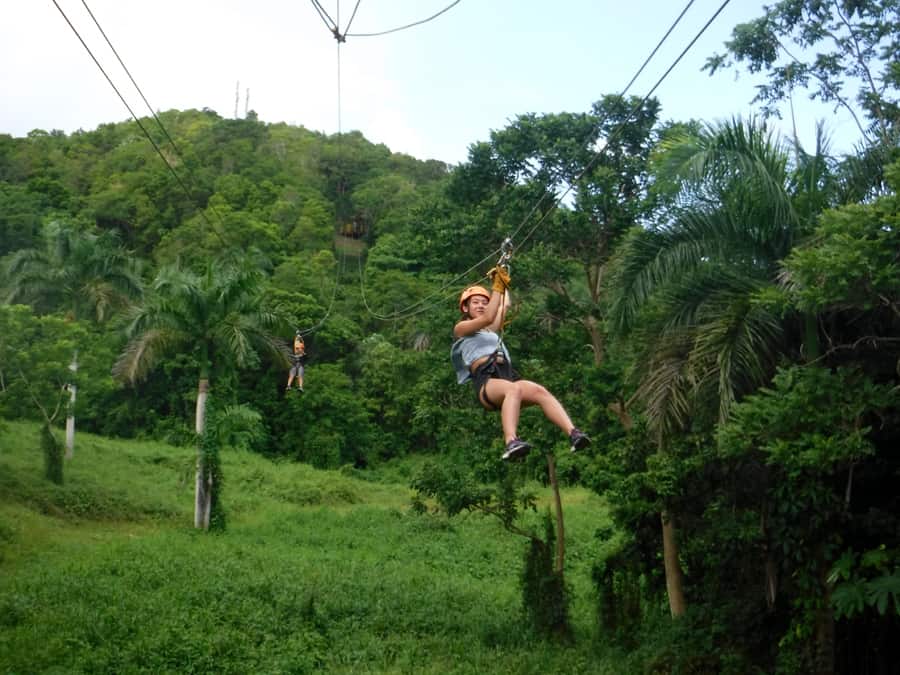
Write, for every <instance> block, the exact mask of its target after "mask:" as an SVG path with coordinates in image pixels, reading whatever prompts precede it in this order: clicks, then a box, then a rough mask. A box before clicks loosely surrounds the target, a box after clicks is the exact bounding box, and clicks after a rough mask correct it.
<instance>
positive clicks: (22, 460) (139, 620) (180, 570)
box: [0, 423, 624, 673]
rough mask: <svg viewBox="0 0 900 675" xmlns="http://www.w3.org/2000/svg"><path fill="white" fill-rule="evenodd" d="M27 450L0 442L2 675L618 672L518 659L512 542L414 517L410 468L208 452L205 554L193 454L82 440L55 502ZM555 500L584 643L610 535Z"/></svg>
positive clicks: (12, 432) (561, 658) (529, 644)
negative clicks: (215, 487) (218, 473)
mask: <svg viewBox="0 0 900 675" xmlns="http://www.w3.org/2000/svg"><path fill="white" fill-rule="evenodd" d="M38 444H39V439H38V428H37V426H35V425H31V424H25V423H11V424H9V425H8V426H7V429H6V430H5V431H4V432H3V433H2V435H0V448H2V451H0V481H2V483H0V495H2V498H0V542H2V548H0V551H2V561H0V570H2V574H0V669H2V672H5V673H40V672H53V673H63V672H65V673H77V672H116V673H125V672H151V671H152V672H209V673H212V672H218V673H225V672H233V673H249V672H265V673H277V672H285V673H287V672H290V673H300V672H309V671H312V670H318V671H324V672H377V673H381V672H416V673H452V672H456V673H488V672H493V673H498V672H534V673H538V672H566V673H576V672H585V673H588V672H590V673H597V672H611V673H612V672H616V673H620V672H623V667H624V666H623V664H622V663H618V664H616V662H615V661H614V660H610V659H611V658H612V657H609V656H606V655H604V654H602V653H597V652H596V646H593V647H591V646H589V645H591V643H592V640H579V641H578V645H576V646H575V647H571V646H564V645H556V644H553V643H550V642H542V641H538V640H536V639H535V638H534V637H533V636H532V634H531V633H530V632H529V631H528V630H527V629H526V628H525V626H524V625H523V622H522V619H521V616H520V615H521V594H520V592H519V587H518V575H519V574H520V570H521V560H522V556H523V551H524V545H525V544H524V542H525V540H524V539H521V538H519V537H514V536H512V535H509V534H507V533H505V532H503V530H502V529H501V528H500V526H499V524H498V523H497V522H496V521H494V520H493V519H486V518H484V517H481V516H477V515H469V516H463V517H459V518H455V519H452V520H450V519H447V518H446V517H444V516H435V515H433V514H417V513H415V512H414V511H413V510H411V509H410V491H409V488H408V487H407V485H406V481H405V479H406V478H407V477H408V476H409V474H410V472H411V471H412V470H413V469H414V467H412V466H411V465H410V464H409V463H406V464H388V465H385V466H384V467H382V468H381V469H380V470H379V471H378V472H375V473H374V474H373V473H371V472H370V473H369V474H367V475H366V479H365V480H363V479H361V478H359V477H357V476H355V475H354V473H355V472H354V471H353V470H348V471H321V470H316V469H313V468H311V467H309V466H307V465H304V464H297V463H289V462H271V461H269V460H266V459H264V458H261V457H260V456H259V455H257V454H253V453H250V452H241V451H228V452H225V453H224V455H223V468H224V472H225V481H226V482H225V485H226V488H225V490H226V492H225V494H227V499H228V504H229V518H230V520H229V527H228V530H227V532H226V533H224V534H220V535H214V536H209V535H205V534H203V533H200V532H198V531H196V530H194V529H193V527H192V513H191V503H192V502H191V494H192V490H193V481H192V477H193V471H192V467H193V453H192V450H190V449H187V448H177V447H173V446H168V445H164V444H161V443H142V442H134V441H128V442H126V441H118V440H115V441H113V440H107V439H104V438H100V437H96V436H91V435H87V434H85V435H82V436H80V437H79V443H78V448H77V453H76V457H75V458H74V460H72V461H70V462H69V463H67V466H66V482H65V484H64V485H61V486H57V485H54V484H52V483H50V482H48V481H46V480H44V479H43V477H42V465H41V461H42V460H41V456H40V452H39V451H38ZM534 487H535V489H536V490H537V491H538V494H539V495H541V496H543V497H546V496H547V494H548V493H547V492H546V491H545V490H543V489H542V488H541V487H540V486H534ZM565 499H566V514H567V516H568V520H567V526H568V527H567V535H568V547H569V548H568V550H569V557H568V559H569V572H568V580H569V583H570V584H571V585H572V587H573V592H574V600H573V605H572V618H573V624H574V626H575V630H576V632H577V633H579V634H581V636H582V637H588V636H589V635H592V634H593V633H594V631H595V628H594V618H593V614H594V610H593V608H592V601H591V593H590V581H589V575H590V567H591V565H592V562H593V561H594V560H596V559H597V558H598V557H602V554H603V546H604V542H603V541H602V540H600V539H598V538H597V537H596V536H595V532H596V531H597V530H598V528H602V526H604V525H606V524H608V523H606V522H605V520H604V518H605V516H603V514H604V505H603V502H602V500H601V498H599V497H597V496H596V495H594V494H592V493H590V492H588V491H586V490H583V489H571V490H568V491H567V492H566V494H565ZM541 509H542V507H540V508H539V512H540V511H541ZM538 517H539V514H536V515H535V516H534V519H535V520H537V519H538ZM579 645H580V646H579Z"/></svg>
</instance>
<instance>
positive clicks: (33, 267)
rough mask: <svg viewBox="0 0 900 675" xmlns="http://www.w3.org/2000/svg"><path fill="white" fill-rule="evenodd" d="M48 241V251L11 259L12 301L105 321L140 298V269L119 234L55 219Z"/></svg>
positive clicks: (25, 252) (29, 252)
mask: <svg viewBox="0 0 900 675" xmlns="http://www.w3.org/2000/svg"><path fill="white" fill-rule="evenodd" d="M43 239H44V242H43V243H44V246H43V248H42V249H22V250H20V251H17V252H16V253H15V254H14V255H13V256H12V257H11V259H10V261H9V266H8V271H7V274H8V276H9V279H10V284H9V295H8V298H7V300H8V301H9V302H22V301H24V302H30V303H32V304H33V305H34V306H35V307H36V308H37V309H38V310H39V311H43V312H50V311H60V312H63V313H65V314H66V315H67V316H69V317H70V318H72V319H79V318H92V319H94V320H96V321H99V322H102V321H104V320H106V319H108V318H109V317H110V315H111V314H112V313H114V312H115V311H117V310H121V309H123V308H124V307H126V306H127V305H128V303H129V302H130V301H131V300H133V299H135V298H137V297H138V296H139V295H140V293H141V287H142V286H141V278H140V266H139V264H137V263H136V262H135V260H134V259H133V258H132V257H131V256H130V255H129V253H128V252H127V251H126V250H125V249H124V248H122V247H121V246H119V244H118V239H117V237H116V235H114V234H112V233H108V232H107V233H100V234H95V233H92V232H84V231H81V230H79V229H77V228H76V227H75V226H73V225H68V224H64V223H61V222H58V221H54V222H51V223H49V224H48V225H47V226H46V227H45V228H44V232H43Z"/></svg>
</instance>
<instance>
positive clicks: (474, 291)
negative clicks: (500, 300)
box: [459, 286, 491, 313]
mask: <svg viewBox="0 0 900 675" xmlns="http://www.w3.org/2000/svg"><path fill="white" fill-rule="evenodd" d="M473 295H483V296H484V297H486V298H487V299H488V300H490V298H491V294H490V293H489V292H488V290H487V289H486V288H485V287H484V286H469V287H468V288H467V289H466V290H464V291H463V292H462V294H461V295H460V296H459V311H460V312H463V313H465V311H466V310H464V309H463V304H465V302H466V300H468V299H469V298H471V297H472V296H473Z"/></svg>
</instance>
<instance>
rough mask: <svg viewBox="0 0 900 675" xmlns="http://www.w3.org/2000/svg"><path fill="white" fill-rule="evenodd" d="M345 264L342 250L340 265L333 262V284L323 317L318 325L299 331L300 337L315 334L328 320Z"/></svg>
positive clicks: (344, 254) (344, 255)
mask: <svg viewBox="0 0 900 675" xmlns="http://www.w3.org/2000/svg"><path fill="white" fill-rule="evenodd" d="M345 263H346V253H345V252H344V251H343V250H342V251H341V263H340V265H338V264H337V261H335V265H334V284H332V286H331V300H330V301H329V303H328V308H327V309H326V310H325V316H323V317H322V318H321V319H319V323H317V324H316V325H315V326H313V327H312V328H307V329H306V330H301V331H299V332H300V335H309V334H310V333H313V332H315V331H316V330H318V329H319V328H320V327H321V326H322V325H323V324H324V323H325V321H326V320H327V319H328V317H329V316H330V315H331V310H332V308H333V307H334V299H335V298H336V297H337V289H338V279H339V278H340V276H341V273H343V272H344V271H346V264H345Z"/></svg>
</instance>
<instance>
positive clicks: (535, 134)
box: [444, 95, 659, 365]
mask: <svg viewBox="0 0 900 675" xmlns="http://www.w3.org/2000/svg"><path fill="white" fill-rule="evenodd" d="M658 114H659V104H658V103H657V102H656V101H655V100H648V101H645V102H641V101H640V100H639V99H637V98H632V99H624V98H622V97H619V96H612V95H611V96H606V97H604V98H603V99H601V100H600V101H598V102H597V103H595V104H594V106H593V108H592V110H591V112H590V113H587V114H572V113H560V114H547V115H541V116H538V115H533V114H532V115H522V116H519V117H518V118H517V119H516V120H515V121H514V122H513V123H512V124H511V125H510V126H509V127H507V128H506V129H503V130H500V131H495V132H493V133H492V134H491V141H490V143H489V144H488V143H482V144H478V145H475V146H473V147H472V148H471V150H470V153H469V162H468V163H467V164H464V165H462V166H461V167H460V168H459V169H458V170H457V171H456V172H455V174H454V176H453V179H452V181H451V184H450V186H449V188H448V191H449V195H450V196H451V198H452V199H454V200H455V201H456V202H457V203H460V204H463V205H467V206H469V207H470V208H471V207H476V211H475V214H473V217H472V218H471V221H472V222H471V224H467V225H466V226H464V227H458V228H456V229H455V230H454V231H452V233H451V234H450V236H452V237H453V240H452V243H451V246H452V247H453V248H458V249H459V250H460V251H462V252H465V253H466V254H468V255H467V256H466V257H465V258H463V259H462V260H461V261H460V262H461V263H463V264H466V265H472V264H475V263H476V261H477V259H478V258H479V257H481V256H482V255H484V254H485V249H486V248H488V247H489V246H491V245H496V244H499V243H500V241H501V240H502V237H503V236H506V235H510V234H512V235H513V236H514V239H515V240H514V241H513V244H514V245H516V246H517V247H519V246H523V245H524V244H525V243H526V241H528V240H529V239H531V240H532V241H531V242H529V246H532V248H531V250H530V251H529V253H528V254H527V255H517V258H516V263H515V265H516V268H515V269H516V270H517V271H516V273H515V278H516V279H520V280H522V281H521V282H519V283H525V284H527V285H529V286H537V287H541V288H543V289H545V290H546V291H547V292H548V294H547V301H546V309H545V312H546V315H547V318H548V320H549V321H550V322H560V321H562V322H568V321H571V322H577V323H578V324H579V325H581V326H582V327H583V328H584V330H585V331H586V333H587V334H588V336H589V338H590V341H591V346H592V349H593V352H594V359H595V363H596V364H597V365H599V364H601V363H602V361H603V358H604V355H605V331H604V329H603V326H602V322H603V314H604V312H603V307H602V304H601V300H602V298H601V296H602V293H603V288H604V286H603V281H604V279H605V276H606V274H607V273H608V264H609V261H610V258H611V256H612V254H613V252H614V250H615V248H616V246H617V245H618V242H619V240H620V239H621V238H622V237H623V236H624V234H625V233H626V232H627V231H628V230H629V229H630V228H631V227H633V226H634V225H635V224H637V223H638V222H641V221H642V220H643V219H644V218H645V217H646V216H647V215H648V214H649V208H650V205H651V201H650V199H649V193H648V188H649V171H648V169H649V166H648V163H649V158H650V151H651V149H652V147H653V144H654V142H655V137H654V133H653V132H654V127H655V125H656V122H657V116H658ZM557 202H558V203H557ZM498 223H500V224H501V225H502V226H504V227H505V228H506V229H505V230H503V231H502V233H498V231H497V230H498V229H499V228H498ZM444 227H445V229H446V226H444ZM474 242H483V243H484V248H478V247H477V246H473V243H474ZM488 250H489V249H488ZM476 256H477V257H476ZM459 266H461V265H460V264H459V263H457V265H456V266H455V267H453V268H452V269H456V268H457V267H459Z"/></svg>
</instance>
